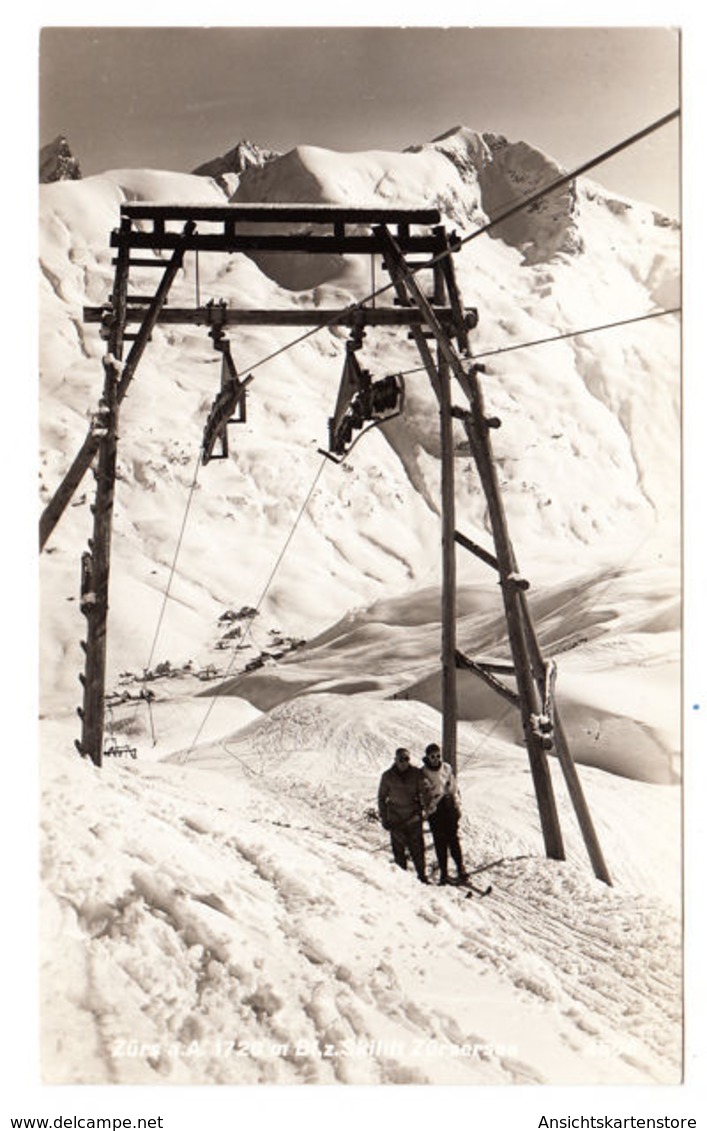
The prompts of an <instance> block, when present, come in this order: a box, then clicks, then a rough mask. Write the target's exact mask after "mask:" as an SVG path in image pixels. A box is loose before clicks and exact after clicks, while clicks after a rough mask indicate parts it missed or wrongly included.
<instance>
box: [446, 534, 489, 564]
mask: <svg viewBox="0 0 707 1131" xmlns="http://www.w3.org/2000/svg"><path fill="white" fill-rule="evenodd" d="M454 538H455V541H457V542H458V543H459V545H460V546H463V547H464V549H465V550H469V552H470V553H472V554H474V555H475V556H476V557H477V558H479V559H480V560H481V561H482V562H486V565H490V566H491V567H492V568H493V569H495V570H498V558H497V557H495V556H494V554H491V553H489V551H488V550H484V548H483V546H479V545H478V543H477V542H472V540H471V538H467V536H466V534H462V533H461V531H459V530H455V532H454Z"/></svg>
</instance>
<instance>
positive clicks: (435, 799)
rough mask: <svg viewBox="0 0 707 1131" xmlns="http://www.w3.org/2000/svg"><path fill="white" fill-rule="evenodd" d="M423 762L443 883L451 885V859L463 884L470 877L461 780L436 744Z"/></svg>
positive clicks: (427, 798) (433, 743) (427, 804)
mask: <svg viewBox="0 0 707 1131" xmlns="http://www.w3.org/2000/svg"><path fill="white" fill-rule="evenodd" d="M422 761H423V769H422V777H423V782H424V786H425V810H426V813H427V820H428V821H429V823H430V830H431V832H432V840H433V841H434V846H435V854H436V856H437V861H438V863H439V882H440V883H441V884H446V883H448V882H449V878H448V874H447V860H448V858H449V856H450V855H451V857H452V860H453V861H454V864H455V866H456V869H457V878H458V879H459V880H460V881H462V882H463V881H464V880H465V879H466V878H467V876H466V872H465V870H464V861H463V859H462V850H461V845H460V844H459V832H458V829H459V817H460V816H461V804H460V801H459V789H458V786H457V780H456V778H455V776H454V774H453V773H452V768H451V766H448V765H447V763H446V762H443V761H442V752H441V750H440V748H439V746H438V745H437V743H436V742H431V743H430V745H429V746H428V747H426V749H425V756H424V758H423V759H422Z"/></svg>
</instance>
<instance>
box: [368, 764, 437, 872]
mask: <svg viewBox="0 0 707 1131" xmlns="http://www.w3.org/2000/svg"><path fill="white" fill-rule="evenodd" d="M424 789H425V787H424V781H423V778H422V770H421V769H420V767H419V766H413V765H411V762H410V751H409V750H406V749H405V747H403V746H400V747H398V749H397V750H396V751H395V760H394V761H393V765H392V766H391V767H390V768H389V769H387V770H385V772H384V773H383V775H382V777H381V780H380V785H379V787H378V814H379V816H380V819H381V824H382V825H383V828H384V829H386V830H387V831H388V832H389V833H390V844H391V848H392V849H393V859H394V860H395V863H396V864H397V865H398V867H399V868H403V869H406V868H407V859H408V855H409V856H410V859H411V860H412V863H413V867H414V869H415V871H416V873H417V878H418V880H419V881H420V883H423V884H426V883H428V882H429V881H428V879H427V875H426V872H425V841H424V837H423V832H422V818H423V814H424V812H425V792H424Z"/></svg>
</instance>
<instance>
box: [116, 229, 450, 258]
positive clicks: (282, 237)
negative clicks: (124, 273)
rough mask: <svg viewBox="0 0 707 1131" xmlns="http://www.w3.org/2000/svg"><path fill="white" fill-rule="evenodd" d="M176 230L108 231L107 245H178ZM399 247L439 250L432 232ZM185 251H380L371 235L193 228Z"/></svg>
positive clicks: (139, 247)
mask: <svg viewBox="0 0 707 1131" xmlns="http://www.w3.org/2000/svg"><path fill="white" fill-rule="evenodd" d="M180 240H181V236H180V235H179V233H178V232H170V231H154V232H143V231H139V232H128V233H127V234H125V235H122V234H118V233H114V234H113V235H111V239H110V244H111V247H119V246H120V245H121V243H125V245H126V246H127V247H128V248H131V249H135V250H143V251H144V250H148V249H150V250H152V251H160V250H165V249H173V248H175V247H178V246H179V242H180ZM400 247H401V248H402V250H403V251H405V252H408V251H411V252H420V253H427V254H434V253H435V252H437V251H438V250H439V248H438V245H437V241H436V239H435V237H434V236H414V235H411V236H409V237H408V238H407V239H404V240H401V243H400ZM187 250H188V251H216V252H218V251H220V252H228V253H236V252H242V253H244V254H248V253H251V252H300V253H301V252H304V253H306V254H307V255H380V253H381V245H380V241H379V240H378V238H377V237H376V236H375V235H355V236H343V237H341V236H335V235H324V236H308V235H298V234H294V235H287V234H280V233H273V234H270V233H268V234H261V233H258V232H254V233H246V234H244V233H240V234H236V233H233V232H231V231H224V232H196V231H195V232H194V234H193V235H191V236H190V237H189V239H188V240H187Z"/></svg>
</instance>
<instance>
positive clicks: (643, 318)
mask: <svg viewBox="0 0 707 1131" xmlns="http://www.w3.org/2000/svg"><path fill="white" fill-rule="evenodd" d="M681 313H682V307H681V306H673V307H670V308H669V309H667V310H653V311H651V313H650V314H637V315H634V317H633V318H621V319H620V320H619V321H618V322H604V323H602V324H601V325H599V326H586V327H585V328H584V329H582V330H568V331H567V333H565V334H551V335H550V336H549V337H547V338H535V339H534V340H532V341H528V342H518V343H517V344H516V345H514V346H499V347H498V348H497V349H488V350H482V352H481V353H475V354H474V360H475V361H480V360H481V358H483V357H496V356H497V355H498V354H502V353H512V352H513V351H514V350H525V349H530V348H531V347H532V346H543V345H546V344H547V343H548V342H563V341H566V340H567V339H568V338H579V337H584V336H585V335H587V334H598V333H599V332H600V331H603V330H613V329H615V328H616V327H617V326H630V325H631V324H632V323H634V322H647V321H648V320H649V319H650V318H664V317H665V315H667V314H681ZM423 372H426V368H425V366H424V365H416V366H414V368H412V369H402V370H396V371H395V373H396V375H397V376H398V377H409V376H410V375H411V374H412V373H423Z"/></svg>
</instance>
